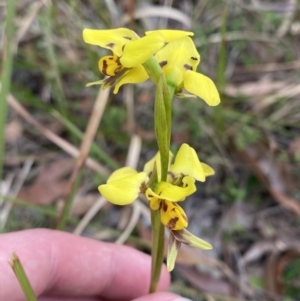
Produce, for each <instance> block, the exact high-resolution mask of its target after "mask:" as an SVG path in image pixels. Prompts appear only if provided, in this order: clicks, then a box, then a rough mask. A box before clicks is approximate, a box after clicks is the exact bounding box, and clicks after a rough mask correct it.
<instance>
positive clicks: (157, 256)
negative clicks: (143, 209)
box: [149, 210, 165, 293]
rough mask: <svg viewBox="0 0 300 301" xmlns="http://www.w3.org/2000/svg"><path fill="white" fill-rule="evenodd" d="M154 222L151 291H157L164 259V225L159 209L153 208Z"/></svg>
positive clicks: (152, 222)
mask: <svg viewBox="0 0 300 301" xmlns="http://www.w3.org/2000/svg"><path fill="white" fill-rule="evenodd" d="M151 224H152V252H151V255H152V262H151V283H150V288H149V293H154V292H155V291H156V288H157V285H158V282H159V278H160V273H161V267H162V264H163V259H164V239H165V238H164V234H165V232H164V226H163V224H162V223H161V221H160V213H159V211H158V210H151Z"/></svg>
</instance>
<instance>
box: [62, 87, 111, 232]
mask: <svg viewBox="0 0 300 301" xmlns="http://www.w3.org/2000/svg"><path fill="white" fill-rule="evenodd" d="M108 95H109V89H106V90H102V89H100V90H99V93H98V96H97V99H96V102H95V105H94V108H93V111H92V114H91V116H90V119H89V122H88V125H87V129H86V132H85V135H84V138H83V140H82V143H81V146H80V152H79V156H78V158H77V161H76V164H75V166H74V169H73V171H72V174H71V176H70V179H69V182H68V185H67V188H66V194H65V196H66V198H67V201H66V203H65V205H64V209H63V211H62V215H61V216H60V218H59V221H58V225H57V227H58V228H59V229H62V228H64V221H65V220H66V217H67V216H68V215H69V210H70V208H71V206H70V203H71V202H72V198H71V194H72V192H73V191H74V189H75V184H76V179H77V176H78V173H79V171H80V169H81V168H82V166H83V165H84V163H85V161H86V160H87V157H88V154H89V152H90V148H91V146H92V143H93V141H94V138H95V135H96V132H97V129H98V126H99V124H100V121H101V118H102V116H103V112H104V109H105V106H106V103H107V100H108Z"/></svg>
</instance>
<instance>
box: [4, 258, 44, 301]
mask: <svg viewBox="0 0 300 301" xmlns="http://www.w3.org/2000/svg"><path fill="white" fill-rule="evenodd" d="M8 263H9V264H10V266H11V267H12V269H13V271H14V273H15V275H16V277H17V279H18V281H19V283H20V286H21V287H22V290H23V292H24V295H25V297H26V300H27V301H38V300H37V298H36V296H35V293H34V291H33V289H32V286H31V284H30V282H29V280H28V278H27V275H26V273H25V271H24V268H23V266H22V263H21V261H20V259H19V257H18V256H17V254H16V253H12V254H11V256H10V258H9V260H8Z"/></svg>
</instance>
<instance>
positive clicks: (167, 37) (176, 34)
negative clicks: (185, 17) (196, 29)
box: [145, 29, 194, 43]
mask: <svg viewBox="0 0 300 301" xmlns="http://www.w3.org/2000/svg"><path fill="white" fill-rule="evenodd" d="M156 32H159V33H161V34H162V36H163V38H164V41H165V42H167V43H170V42H173V41H175V40H180V39H182V38H185V37H188V36H193V35H194V33H193V32H191V31H183V30H172V29H158V30H150V31H146V33H145V34H146V35H150V34H153V33H156Z"/></svg>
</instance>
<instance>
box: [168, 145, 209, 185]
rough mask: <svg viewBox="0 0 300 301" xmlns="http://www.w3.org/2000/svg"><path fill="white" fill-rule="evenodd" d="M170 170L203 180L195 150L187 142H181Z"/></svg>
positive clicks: (203, 175) (203, 174) (200, 165)
mask: <svg viewBox="0 0 300 301" xmlns="http://www.w3.org/2000/svg"><path fill="white" fill-rule="evenodd" d="M171 172H173V173H174V174H175V175H176V174H179V175H180V174H181V175H188V176H191V177H193V178H194V179H195V180H197V181H201V182H204V181H205V173H204V170H203V167H202V164H201V162H200V160H199V158H198V156H197V153H196V151H195V150H194V149H193V148H192V147H190V146H189V145H188V144H186V143H183V144H182V145H181V146H180V148H179V150H178V153H177V155H176V157H175V162H174V164H173V165H172V166H171Z"/></svg>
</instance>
